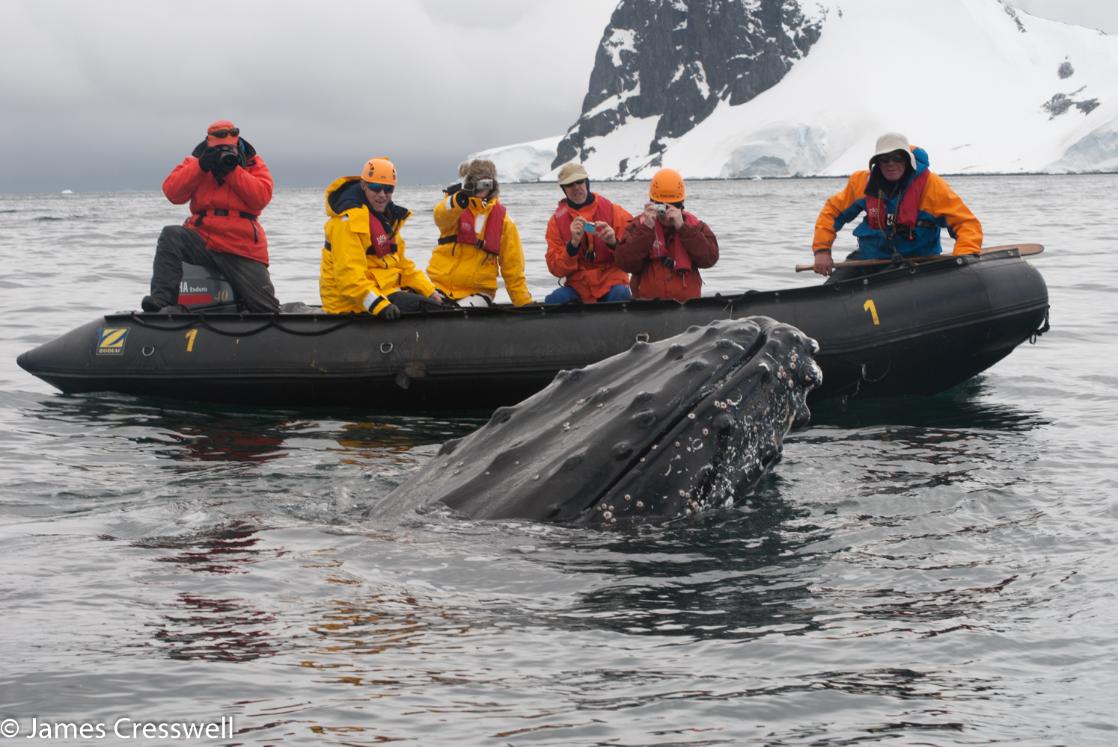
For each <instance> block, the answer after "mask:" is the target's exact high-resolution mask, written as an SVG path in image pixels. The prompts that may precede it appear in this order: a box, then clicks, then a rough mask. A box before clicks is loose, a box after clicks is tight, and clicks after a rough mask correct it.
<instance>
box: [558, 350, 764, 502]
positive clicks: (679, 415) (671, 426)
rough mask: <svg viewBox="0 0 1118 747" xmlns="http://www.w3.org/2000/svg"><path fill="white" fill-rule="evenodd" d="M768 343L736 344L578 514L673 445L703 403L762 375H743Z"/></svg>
mask: <svg viewBox="0 0 1118 747" xmlns="http://www.w3.org/2000/svg"><path fill="white" fill-rule="evenodd" d="M768 342H769V338H768V336H767V335H758V336H757V337H756V338H755V339H754V340H753V342H752V343H751V344H750V345H749V346H748V347H746V346H743V345H741V344H739V343H738V342H737V341H734V347H735V348H736V349H737V351H738V354H737V355H734V356H731V357H730V358H729V359H728V360H726V361H723V362H722V364H721V365H720V366H719V371H718V373H717V374H716V375H715V376H713V377H711V378H709V379H708V380H707V382H706V383H705V384H704V385H703V386H702V387H700V388H699V389H698V390H696V392H695V393H694V394H693V395H692V396H691V397H690V398H689V399H688V400H687V401H686V402H685V403H683V404H681V405H680V406H679V407H678V408H676V414H675V415H674V416H673V417H672V418H671V420H666V421H664V426H665V427H664V428H662V429H660V435H659V437H658V438H656V439H655V440H653V441H650V442H649V444H648V445H647V446H645V447H644V448H643V449H641V450H639V451H635V452H634V453H633V454H632V455H631V456H630V457H629V458H628V459H627V460H626V463H625V468H624V469H623V470H620V471H619V472H618V473H617V475H616V476H615V477H614V478H612V479H611V480H610V481H609V482H607V483H605V484H603V485H602V487H601V489H599V490H598V491H596V492H595V493H594V494H593V499H592V500H590V501H589V502H587V504H586V505H585V506H583V507H582V508H581V509H580V510H579V512H578V514H579V515H585V514H587V513H588V512H592V511H593V510H594V506H596V505H597V504H598V503H599V502H600V501H601V500H602V499H603V498H604V497H605V496H607V495H609V494H610V492H611V491H613V490H614V488H616V487H617V485H619V484H620V483H621V482H623V481H624V480H625V479H627V475H628V473H629V472H630V471H631V470H632V469H633V468H635V467H636V466H637V465H638V464H640V462H641V460H642V459H645V458H646V457H647V455H648V454H649V453H650V452H652V451H653V450H654V449H655V448H657V447H658V446H659V444H661V443H663V442H664V441H670V440H671V438H672V437H673V436H674V434H675V433H676V432H677V431H680V430H682V429H683V428H684V427H685V424H686V421H687V420H689V418H690V416H691V415H693V414H694V412H695V410H696V409H697V408H698V407H699V406H700V405H701V404H702V403H703V402H705V401H706V400H708V399H710V398H711V397H713V396H715V395H716V394H717V393H718V392H720V391H724V390H725V389H726V388H727V387H729V386H730V385H731V384H740V383H741V381H744V380H745V379H746V378H747V377H748V376H749V374H754V375H755V374H757V373H760V372H749V373H747V374H746V375H742V374H741V372H742V371H743V370H745V369H746V368H747V367H748V366H749V364H750V362H752V361H753V359H754V358H755V357H756V356H757V354H758V353H759V352H760V351H761V350H762V349H763V348H764V347H765V345H766V344H768ZM741 400H742V398H741V397H739V398H738V400H737V403H740V402H741ZM735 404H736V403H735ZM561 513H564V512H563V511H562V510H561V509H559V508H557V509H556V510H555V511H554V512H553V513H552V514H551V517H550V518H551V519H554V518H556V517H558V516H559V515H560V514H561Z"/></svg>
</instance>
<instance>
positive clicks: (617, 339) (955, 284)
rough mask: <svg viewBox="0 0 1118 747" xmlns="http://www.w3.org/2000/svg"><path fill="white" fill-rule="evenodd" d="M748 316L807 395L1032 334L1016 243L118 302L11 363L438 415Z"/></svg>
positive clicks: (912, 377) (94, 377) (945, 372)
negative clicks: (612, 294) (891, 258)
mask: <svg viewBox="0 0 1118 747" xmlns="http://www.w3.org/2000/svg"><path fill="white" fill-rule="evenodd" d="M752 315H764V316H769V317H772V318H774V319H777V320H778V321H782V322H787V323H789V324H792V325H795V326H796V327H799V328H800V329H801V330H803V331H804V332H805V333H807V334H808V335H810V336H811V337H814V338H815V339H816V340H817V341H818V342H819V348H820V349H819V353H818V355H817V356H816V360H817V361H818V363H819V364H820V366H821V367H822V369H823V385H822V387H820V388H818V389H817V390H815V391H814V392H813V393H812V397H813V398H824V397H834V396H841V395H849V396H859V397H869V396H882V395H898V394H930V393H934V392H938V391H941V390H944V389H947V388H949V387H951V386H954V385H955V384H958V383H960V382H962V381H964V380H966V379H968V378H970V377H972V376H974V375H975V374H977V373H979V372H980V371H983V370H984V369H986V368H988V367H990V366H991V365H993V364H994V363H996V362H997V361H999V360H1001V359H1002V358H1004V357H1005V356H1006V355H1008V354H1009V353H1010V352H1011V351H1012V350H1013V349H1014V348H1015V347H1017V346H1018V345H1019V344H1021V343H1022V342H1023V341H1025V340H1028V339H1030V338H1033V337H1035V336H1036V335H1038V334H1041V333H1043V332H1044V331H1045V330H1047V328H1048V326H1047V320H1048V290H1047V287H1046V285H1045V283H1044V279H1043V278H1042V277H1041V276H1040V273H1039V272H1037V271H1036V269H1035V268H1034V267H1033V266H1032V265H1030V264H1029V263H1028V262H1026V261H1025V260H1024V259H1022V257H1021V256H1020V254H1019V252H1018V251H1017V250H1016V249H1007V250H1004V251H995V252H990V253H984V254H981V255H969V256H961V257H954V256H945V257H943V258H941V259H937V260H935V261H930V262H924V263H921V264H911V265H906V266H898V267H892V268H890V269H886V270H883V271H881V272H878V273H876V274H873V275H870V276H867V277H864V278H858V279H853V280H847V281H843V282H838V283H833V284H828V285H813V286H811V287H804V288H795V289H791V290H781V291H766V292H752V291H751V292H748V293H743V294H741V295H719V296H712V297H705V298H701V299H696V300H694V301H689V302H688V303H686V304H679V303H676V302H675V301H631V302H624V303H609V304H596V305H567V306H527V307H520V308H514V307H511V306H500V305H498V306H495V307H492V308H488V309H447V310H435V311H431V312H419V313H414V314H405V315H404V316H403V317H402V318H401V319H399V320H397V321H394V322H384V321H380V320H377V319H374V318H372V317H370V316H368V315H364V314H361V315H330V314H323V313H281V314H275V315H272V314H238V313H182V314H170V315H168V314H165V313H158V314H152V313H138V312H132V313H117V314H109V315H106V316H104V317H102V318H98V319H95V320H93V321H91V322H89V323H88V324H85V325H83V326H81V327H78V328H77V329H74V330H72V331H70V332H68V333H66V334H64V335H62V336H61V337H59V338H57V339H55V340H53V341H51V342H47V343H45V344H43V345H40V346H39V347H37V348H35V349H33V350H30V351H28V352H26V353H24V354H23V355H21V356H20V357H19V365H20V366H22V367H23V368H24V369H26V370H27V371H30V372H31V373H32V374H34V375H35V376H38V377H39V378H41V379H43V380H44V381H47V382H49V383H50V384H52V385H54V386H56V387H58V388H59V389H61V390H62V391H63V392H67V393H76V392H98V391H109V392H123V393H129V394H140V395H158V396H164V397H173V398H178V399H189V400H203V401H214V402H237V403H254V404H275V405H282V406H287V407H291V406H299V405H335V404H345V405H363V406H369V407H374V408H384V409H396V410H399V409H407V410H439V409H463V408H465V407H469V408H479V407H494V406H498V405H504V404H511V403H514V402H517V401H519V400H521V399H523V398H524V397H527V396H528V395H530V394H532V393H534V392H536V391H538V390H539V389H542V388H543V387H544V386H546V385H547V384H548V383H549V382H550V381H551V379H552V378H553V377H554V376H555V374H556V373H557V372H558V371H560V370H561V369H567V368H575V367H579V366H583V365H586V364H589V363H593V362H596V361H599V360H602V359H604V358H606V357H608V356H611V355H614V354H616V353H619V352H621V351H623V350H626V349H627V348H629V347H630V346H631V345H633V344H634V343H639V342H642V341H656V340H661V339H664V338H667V337H671V336H672V335H675V334H678V333H680V332H682V331H684V330H686V329H687V328H688V327H690V326H691V325H695V324H700V325H701V324H706V323H708V322H710V321H712V320H714V319H724V318H740V317H744V316H752Z"/></svg>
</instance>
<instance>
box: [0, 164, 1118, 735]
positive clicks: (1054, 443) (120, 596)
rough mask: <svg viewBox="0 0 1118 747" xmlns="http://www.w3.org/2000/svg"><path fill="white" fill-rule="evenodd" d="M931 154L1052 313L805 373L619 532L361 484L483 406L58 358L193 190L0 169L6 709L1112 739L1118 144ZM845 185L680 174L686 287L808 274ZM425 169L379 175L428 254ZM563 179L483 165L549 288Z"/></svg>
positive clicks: (280, 241)
mask: <svg viewBox="0 0 1118 747" xmlns="http://www.w3.org/2000/svg"><path fill="white" fill-rule="evenodd" d="M952 182H953V184H954V185H955V187H956V188H957V190H958V191H959V192H960V193H961V194H962V195H963V196H964V198H965V199H967V201H968V202H969V203H970V205H971V206H972V208H973V209H974V210H975V212H976V213H978V214H979V215H980V217H981V218H982V220H983V223H984V226H985V228H986V236H987V244H1004V243H1010V242H1015V241H1030V242H1040V243H1043V244H1044V245H1045V246H1046V247H1047V250H1046V251H1045V253H1044V254H1043V255H1041V256H1040V257H1037V258H1035V259H1034V260H1033V262H1034V264H1035V265H1036V266H1037V267H1038V268H1040V269H1041V271H1042V272H1043V274H1044V276H1045V278H1046V280H1047V281H1048V284H1049V291H1050V295H1051V302H1052V307H1053V310H1052V331H1051V332H1050V333H1049V334H1047V335H1045V336H1043V337H1042V338H1041V339H1040V340H1039V341H1038V343H1037V344H1036V345H1028V344H1026V345H1023V346H1022V347H1021V348H1020V349H1019V350H1017V351H1016V352H1015V353H1014V354H1013V355H1011V356H1010V357H1009V358H1008V359H1006V360H1004V361H1003V362H1001V363H999V364H998V365H997V366H996V367H994V368H993V369H992V370H990V371H989V372H987V373H986V374H985V375H983V376H982V377H980V378H979V379H977V380H975V381H973V382H971V383H968V384H966V385H964V386H961V387H958V388H957V389H955V390H953V391H951V392H948V393H946V394H944V395H941V396H938V397H934V398H913V399H903V400H892V401H879V402H851V403H849V404H848V405H846V406H843V405H842V404H841V403H831V404H823V405H821V406H818V407H816V408H815V412H814V417H813V422H812V424H811V426H810V427H808V428H807V429H806V430H803V431H800V432H798V433H796V434H795V435H794V436H793V437H791V438H790V439H789V440H788V442H787V445H786V449H785V458H784V461H783V462H782V463H781V464H780V465H779V466H778V467H777V468H776V470H775V471H774V473H773V474H772V475H771V476H770V477H769V478H768V479H766V480H765V481H764V482H763V483H762V485H761V487H760V489H759V490H758V492H757V493H756V495H754V496H753V497H752V498H751V500H750V501H749V502H748V504H747V505H746V506H744V507H743V508H742V509H741V510H736V511H730V512H725V513H721V514H717V515H711V516H708V517H706V518H704V519H702V520H699V521H696V522H695V523H693V524H690V525H686V526H680V527H673V528H649V529H646V530H645V531H639V532H633V533H627V534H606V533H597V532H589V531H572V530H568V529H562V528H555V527H551V526H541V525H536V524H528V523H517V522H463V521H457V520H451V519H448V518H445V517H442V516H438V515H428V516H422V517H417V518H416V520H415V521H414V522H412V523H410V524H409V525H407V526H405V527H401V528H385V527H381V526H378V525H376V524H373V523H370V522H368V521H366V520H364V519H362V518H361V517H362V513H363V510H364V508H365V507H366V506H367V505H368V504H370V503H371V502H372V501H373V499H374V498H376V497H377V496H380V495H382V494H384V493H385V492H386V491H387V490H389V489H390V488H391V487H392V486H394V485H396V484H398V483H399V482H400V481H402V480H406V479H407V475H408V473H409V471H411V470H412V469H414V468H416V467H419V466H421V465H422V464H423V463H424V462H425V461H426V460H427V459H429V458H430V456H431V455H432V454H433V453H434V450H435V448H436V445H437V444H438V443H440V442H442V441H443V440H445V439H447V438H449V437H452V436H455V435H460V434H463V433H465V432H468V431H469V430H470V429H471V428H473V427H475V426H476V425H477V424H478V421H476V420H456V419H449V418H448V419H432V418H408V417H398V416H396V417H386V416H383V415H381V414H378V413H376V412H369V411H363V410H353V411H331V412H313V411H294V410H292V411H276V410H243V409H236V408H216V407H212V406H200V405H199V406H195V405H190V404H184V403H178V404H175V403H168V402H162V401H153V400H143V399H136V398H131V397H124V396H111V395H101V396H81V397H67V396H62V395H60V394H58V393H56V392H54V391H53V390H51V389H50V388H49V387H48V386H47V385H45V384H43V383H41V382H39V381H38V380H36V379H34V378H32V377H31V376H30V375H28V374H25V373H24V372H23V371H21V370H19V369H18V368H17V367H16V364H15V358H16V356H17V354H19V353H20V352H22V351H23V350H26V349H27V348H30V347H32V346H34V345H36V344H38V343H41V342H43V341H45V340H48V339H50V338H52V337H54V336H56V335H58V334H61V333H63V332H65V331H66V330H68V329H70V328H72V327H74V326H77V325H78V324H81V323H84V322H86V321H88V320H89V319H91V318H93V317H94V316H96V315H98V314H100V313H103V312H106V311H112V310H119V309H126V308H136V307H137V306H138V304H139V300H140V297H141V296H142V295H143V294H144V293H145V292H146V285H147V279H148V273H149V270H150V264H151V253H152V248H153V246H154V241H155V237H156V235H157V234H158V232H159V229H160V227H161V226H162V225H164V224H166V223H177V222H179V221H181V218H182V216H183V209H182V208H178V207H174V206H171V205H169V204H167V203H166V202H165V201H164V200H163V198H162V196H161V195H160V194H158V193H157V192H150V193H148V192H144V193H120V194H78V195H70V196H60V195H35V196H0V257H2V260H3V263H4V273H3V276H2V278H0V288H2V291H3V292H2V293H0V319H2V320H3V321H2V325H3V326H2V329H3V334H2V336H0V337H2V339H0V345H2V355H0V424H2V426H3V428H2V431H0V447H2V449H0V470H2V471H0V542H2V545H0V547H2V548H3V549H2V553H3V554H2V558H3V560H2V570H3V573H2V574H0V599H2V603H3V607H4V612H3V615H2V620H3V622H2V623H0V631H2V635H0V662H2V666H0V719H5V718H14V719H17V720H18V722H19V726H20V727H21V728H22V729H23V730H24V732H26V730H27V729H29V728H30V727H31V719H32V718H33V717H37V718H38V719H39V721H40V723H46V724H55V725H57V724H60V723H62V722H71V723H78V724H80V723H86V724H100V725H103V727H104V728H105V729H106V730H108V733H109V738H108V739H106V740H100V741H99V742H96V743H105V742H108V743H112V742H114V741H121V740H118V739H116V738H114V737H113V736H112V724H113V723H114V722H115V721H116V720H117V719H120V718H129V719H133V720H136V721H148V722H168V721H179V720H192V721H217V720H218V719H220V718H221V717H222V716H232V717H233V718H234V723H235V729H236V734H235V737H234V738H233V739H225V740H222V741H223V742H224V743H231V742H232V743H241V744H253V745H257V744H357V745H367V744H379V743H381V742H387V741H400V742H403V743H405V744H420V745H446V744H457V745H475V744H476V745H564V746H566V745H598V744H609V745H745V744H771V745H831V744H836V745H837V744H853V743H879V742H880V743H889V744H937V745H948V744H991V743H1010V744H1036V745H1048V744H1073V745H1084V744H1099V745H1103V744H1107V745H1109V744H1113V743H1115V741H1118V719H1116V717H1115V715H1114V713H1115V706H1116V703H1118V626H1115V623H1114V620H1115V618H1116V617H1118V602H1116V592H1118V550H1116V549H1115V548H1116V544H1115V541H1114V540H1115V535H1116V531H1115V530H1116V524H1118V506H1116V502H1115V495H1116V493H1118V485H1116V479H1115V464H1116V463H1118V448H1116V441H1118V438H1116V436H1115V423H1116V422H1118V404H1116V398H1115V392H1116V389H1118V374H1116V373H1115V368H1116V366H1118V352H1116V350H1115V346H1114V339H1115V333H1114V330H1115V329H1118V304H1116V303H1115V302H1114V294H1113V290H1112V288H1111V286H1112V282H1111V281H1110V277H1111V275H1112V273H1113V267H1114V261H1115V255H1114V233H1115V229H1116V226H1118V210H1116V208H1115V202H1114V195H1115V192H1116V188H1118V176H1083V177H1031V176H1030V177H971V178H956V179H953V180H952ZM840 184H841V182H840V181H838V180H825V179H820V180H787V181H763V182H762V181H747V182H694V183H692V184H690V185H689V187H690V190H691V192H692V194H693V197H692V199H691V200H689V206H690V207H691V208H692V209H693V210H695V211H696V212H698V213H699V214H700V215H701V216H703V217H704V218H705V219H706V220H707V221H708V222H709V223H710V224H711V226H712V227H713V228H714V230H715V232H716V233H717V234H718V237H719V239H720V243H721V246H722V261H721V263H720V264H719V265H718V266H717V268H716V269H715V270H714V271H712V272H710V273H709V274H708V284H707V289H708V291H709V292H714V291H719V290H725V291H737V290H741V289H744V288H758V289H763V288H776V287H791V286H795V285H798V284H810V283H815V282H818V278H816V276H814V275H810V274H806V273H805V274H800V275H797V274H795V273H793V272H792V266H793V264H794V263H796V262H806V261H809V259H810V255H809V251H808V246H809V242H810V236H811V226H812V224H813V222H814V219H815V215H816V213H817V211H818V209H819V206H820V205H821V203H822V201H823V199H824V198H825V197H826V196H827V195H828V194H829V193H831V192H833V191H834V190H836V189H837V188H838V187H839V186H840ZM643 189H644V185H638V184H623V185H609V186H608V187H607V188H606V189H604V190H603V191H604V192H605V193H606V194H607V195H608V196H610V197H611V198H613V199H615V200H618V201H621V202H622V203H623V204H625V205H627V206H628V207H630V208H631V209H636V208H637V206H638V205H639V204H640V203H641V202H642V195H643ZM437 196H438V190H437V189H436V188H434V187H430V188H404V189H402V190H401V192H400V194H399V195H398V199H399V201H400V202H401V203H403V204H405V205H407V206H409V207H412V208H413V209H415V210H416V211H417V216H416V217H415V218H414V219H413V220H412V223H411V224H410V225H409V226H408V229H407V238H408V243H409V247H410V253H411V254H412V256H413V257H415V258H416V259H417V260H419V261H420V262H421V263H424V264H425V262H426V259H427V257H428V256H429V251H430V247H431V246H432V245H433V242H434V238H435V232H434V228H433V226H432V225H431V223H430V218H429V206H431V205H433V203H434V201H435V199H436V198H437ZM558 196H559V195H558V190H557V189H556V188H555V187H554V186H547V185H526V186H511V187H508V188H506V190H505V198H506V203H507V204H508V206H509V209H510V213H511V215H512V216H513V218H514V219H515V220H516V221H517V223H518V224H519V226H520V230H521V234H522V236H523V237H524V240H525V244H526V250H527V253H528V255H529V263H528V264H529V282H530V285H531V287H532V290H533V292H534V293H536V294H537V295H538V296H542V295H543V294H544V293H546V292H547V291H548V290H549V289H550V288H551V287H553V284H552V281H551V280H550V279H549V277H548V275H547V271H546V268H545V266H544V263H543V260H542V256H543V242H542V235H543V230H544V223H545V220H546V217H547V215H548V213H549V212H550V211H551V209H552V208H553V205H554V203H555V201H556V199H557V198H558ZM322 221H323V215H322V206H321V193H320V191H318V190H292V191H280V192H279V193H278V194H277V196H276V199H275V201H274V202H273V204H272V206H271V207H270V208H269V209H268V210H267V211H266V212H265V213H264V217H263V223H264V225H265V227H266V228H267V230H268V232H269V235H270V237H271V244H272V257H273V272H274V277H275V279H276V286H277V290H278V293H279V295H280V297H281V300H283V301H295V300H302V301H306V302H315V301H316V300H317V272H318V256H319V248H320V246H321V226H322ZM842 246H844V247H846V248H850V247H851V246H852V245H851V243H850V239H849V232H847V234H846V236H845V237H844V243H843V244H842ZM944 354H945V355H950V351H949V350H945V351H944ZM3 728H8V727H6V726H5V727H3ZM59 728H62V727H59ZM42 741H43V742H47V741H49V740H45V739H44V740H42ZM80 741H82V740H79V739H60V740H56V741H55V742H54V743H78V742H80ZM87 741H88V742H89V743H94V740H87ZM140 741H142V740H140ZM148 741H149V742H152V743H164V744H168V743H174V742H171V741H169V740H166V739H163V740H159V739H156V740H148ZM129 743H133V744H134V743H137V741H136V740H132V741H131V742H129Z"/></svg>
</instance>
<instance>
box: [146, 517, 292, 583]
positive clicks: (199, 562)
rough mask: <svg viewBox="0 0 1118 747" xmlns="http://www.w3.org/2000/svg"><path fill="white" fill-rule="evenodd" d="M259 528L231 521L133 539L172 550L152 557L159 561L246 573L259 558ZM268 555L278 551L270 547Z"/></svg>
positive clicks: (196, 568)
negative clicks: (176, 532) (181, 532)
mask: <svg viewBox="0 0 1118 747" xmlns="http://www.w3.org/2000/svg"><path fill="white" fill-rule="evenodd" d="M260 530H261V527H258V526H254V525H251V524H248V523H246V522H243V521H233V522H231V523H229V524H223V525H218V526H215V527H212V528H210V529H206V530H203V531H200V532H194V533H191V534H186V535H172V536H165V537H145V538H142V539H138V540H135V541H134V542H133V543H132V544H133V545H134V546H135V547H142V548H146V549H161V550H174V551H175V552H173V553H170V554H167V555H162V556H159V557H156V558H155V561H156V562H159V563H176V564H179V565H182V566H184V567H185V568H187V569H188V570H192V571H196V572H198V573H216V574H219V575H225V574H231V573H247V572H248V566H251V565H253V564H254V563H257V562H258V561H259V560H260V555H261V552H263V550H262V548H261V547H258V546H257V545H258V544H259V543H260V538H259V537H257V536H256V535H257V532H259V531H260ZM268 553H269V554H270V555H276V554H279V551H276V550H269V551H268Z"/></svg>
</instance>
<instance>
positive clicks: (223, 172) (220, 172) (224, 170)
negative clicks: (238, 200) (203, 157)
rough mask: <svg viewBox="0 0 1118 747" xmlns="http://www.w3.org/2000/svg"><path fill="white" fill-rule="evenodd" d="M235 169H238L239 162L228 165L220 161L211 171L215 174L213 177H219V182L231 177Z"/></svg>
mask: <svg viewBox="0 0 1118 747" xmlns="http://www.w3.org/2000/svg"><path fill="white" fill-rule="evenodd" d="M235 168H237V162H236V161H234V162H233V163H228V164H227V163H222V162H221V161H218V162H217V163H216V164H215V165H214V166H213V167H212V168H211V169H210V171H211V172H212V173H213V175H214V176H215V177H217V178H218V179H219V180H221V179H224V178H225V177H227V176H229V172H230V171H232V170H233V169H235Z"/></svg>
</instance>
